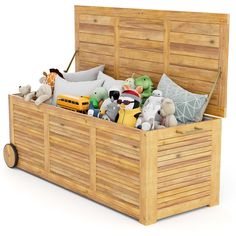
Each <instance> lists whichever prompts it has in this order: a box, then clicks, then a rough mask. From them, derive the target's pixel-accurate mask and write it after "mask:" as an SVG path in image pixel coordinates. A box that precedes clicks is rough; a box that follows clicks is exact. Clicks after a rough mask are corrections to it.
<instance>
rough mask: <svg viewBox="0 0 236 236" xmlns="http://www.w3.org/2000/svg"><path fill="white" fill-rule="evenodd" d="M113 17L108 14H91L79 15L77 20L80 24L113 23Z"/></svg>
mask: <svg viewBox="0 0 236 236" xmlns="http://www.w3.org/2000/svg"><path fill="white" fill-rule="evenodd" d="M114 21H115V18H114V17H109V16H102V15H101V16H93V15H80V16H79V22H80V23H81V24H95V25H113V23H114Z"/></svg>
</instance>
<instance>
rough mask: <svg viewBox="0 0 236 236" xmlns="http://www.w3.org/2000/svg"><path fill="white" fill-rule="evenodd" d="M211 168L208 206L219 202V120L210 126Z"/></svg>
mask: <svg viewBox="0 0 236 236" xmlns="http://www.w3.org/2000/svg"><path fill="white" fill-rule="evenodd" d="M212 148H213V150H212V166H211V168H212V170H211V199H210V204H209V206H210V207H212V206H215V205H218V204H219V194H220V151H221V120H220V119H217V120H215V121H214V125H213V128H212Z"/></svg>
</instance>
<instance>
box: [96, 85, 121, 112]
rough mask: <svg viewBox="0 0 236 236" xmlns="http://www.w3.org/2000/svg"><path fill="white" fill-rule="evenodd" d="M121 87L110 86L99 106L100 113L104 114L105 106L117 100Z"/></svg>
mask: <svg viewBox="0 0 236 236" xmlns="http://www.w3.org/2000/svg"><path fill="white" fill-rule="evenodd" d="M121 93H122V91H121V87H120V86H112V87H111V88H110V89H109V91H108V96H109V97H108V98H107V99H106V100H105V101H104V102H103V103H102V105H101V108H100V115H101V116H102V115H104V114H105V112H106V110H107V107H108V105H109V104H111V103H112V102H114V101H117V100H118V99H119V97H120V95H121Z"/></svg>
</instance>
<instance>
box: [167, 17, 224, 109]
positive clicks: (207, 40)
mask: <svg viewBox="0 0 236 236" xmlns="http://www.w3.org/2000/svg"><path fill="white" fill-rule="evenodd" d="M169 25H170V26H169V27H170V29H169V31H170V33H169V66H168V71H167V73H168V75H170V76H171V78H173V79H174V80H175V81H176V82H177V83H178V84H179V85H181V86H183V87H184V88H186V89H188V90H190V91H193V92H196V93H205V94H209V92H210V89H211V88H212V85H213V82H214V80H215V79H216V75H217V72H218V68H219V60H220V49H219V48H220V36H219V35H220V24H206V23H196V22H194V23H192V22H185V21H171V22H170V23H169ZM219 84H220V83H218V86H217V87H216V89H215V92H214V94H213V97H212V99H211V101H210V104H211V105H213V106H218V105H219V93H220V86H219Z"/></svg>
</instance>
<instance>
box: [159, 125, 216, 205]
mask: <svg viewBox="0 0 236 236" xmlns="http://www.w3.org/2000/svg"><path fill="white" fill-rule="evenodd" d="M211 161H212V131H211V130H210V129H208V130H207V129H206V130H204V131H199V132H196V133H189V134H183V135H182V134H179V135H178V134H177V135H175V136H174V137H170V138H166V139H161V140H160V141H159V144H158V163H157V166H158V173H157V174H158V179H157V182H158V186H157V188H158V190H157V208H158V210H165V209H168V208H169V207H173V206H176V205H178V204H183V203H186V204H187V203H188V202H190V201H193V200H196V199H203V198H206V197H209V196H210V180H211Z"/></svg>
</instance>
